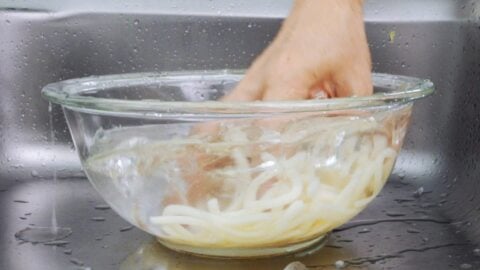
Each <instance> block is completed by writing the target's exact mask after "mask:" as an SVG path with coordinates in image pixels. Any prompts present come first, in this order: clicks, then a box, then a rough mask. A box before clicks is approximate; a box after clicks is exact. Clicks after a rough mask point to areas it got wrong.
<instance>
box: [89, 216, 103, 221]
mask: <svg viewBox="0 0 480 270" xmlns="http://www.w3.org/2000/svg"><path fill="white" fill-rule="evenodd" d="M91 220H92V221H98V222H101V221H105V218H104V217H92V218H91Z"/></svg>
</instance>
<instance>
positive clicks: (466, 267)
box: [460, 263, 473, 269]
mask: <svg viewBox="0 0 480 270" xmlns="http://www.w3.org/2000/svg"><path fill="white" fill-rule="evenodd" d="M472 267H473V266H472V265H471V264H469V263H463V264H462V265H460V268H461V269H472Z"/></svg>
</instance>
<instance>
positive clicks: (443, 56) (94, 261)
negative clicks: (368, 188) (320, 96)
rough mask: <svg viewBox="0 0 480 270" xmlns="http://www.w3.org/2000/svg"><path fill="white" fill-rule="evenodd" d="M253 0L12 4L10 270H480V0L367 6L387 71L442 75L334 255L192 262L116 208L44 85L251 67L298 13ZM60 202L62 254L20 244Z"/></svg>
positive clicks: (3, 106) (2, 232) (1, 49)
mask: <svg viewBox="0 0 480 270" xmlns="http://www.w3.org/2000/svg"><path fill="white" fill-rule="evenodd" d="M252 1H253V0H252ZM252 1H250V0H249V1H242V4H238V1H233V0H229V1H227V0H224V1H207V2H208V4H206V5H200V6H201V7H199V4H198V3H199V2H198V0H197V1H195V3H194V4H192V3H193V1H188V0H182V1H176V2H175V4H172V3H173V2H174V1H167V2H168V4H166V2H165V1H159V3H157V4H156V5H155V6H149V5H153V3H151V2H149V5H147V4H146V3H145V6H149V7H151V8H148V10H147V9H146V8H145V6H142V2H141V1H136V2H135V3H133V1H132V2H131V3H130V1H121V3H122V4H119V3H120V2H118V1H117V2H115V1H103V2H102V4H98V3H97V2H98V1H90V0H86V1H82V5H75V4H66V3H65V1H29V2H28V3H27V2H25V1H0V33H1V35H0V63H1V65H0V93H1V96H0V214H1V218H0V269H8V270H24V269H53V270H55V269H101V270H108V269H283V268H284V267H285V266H286V265H287V264H289V263H291V262H293V261H301V262H302V263H304V264H305V265H307V266H308V267H309V269H335V265H336V266H337V267H338V266H345V267H347V268H352V269H358V268H360V269H479V268H480V245H479V244H480V222H479V221H480V207H479V205H480V196H478V195H477V194H480V184H479V183H480V181H479V176H480V166H479V160H480V109H479V106H480V87H479V85H480V65H479V63H480V49H479V48H480V45H479V44H480V2H479V1H469V0H465V1H454V0H435V1H432V0H428V1H427V0H425V1H393V0H382V1H378V0H371V1H368V2H367V5H366V14H367V15H366V17H367V32H368V36H369V41H370V44H371V48H372V54H373V60H374V68H375V71H376V72H385V73H393V74H404V75H411V76H417V77H424V78H429V79H431V80H432V81H433V82H434V83H435V84H436V85H437V93H436V94H435V96H434V97H432V98H430V99H427V100H424V101H422V102H420V103H419V104H418V106H417V107H416V109H415V112H414V115H413V121H412V124H411V128H410V131H409V134H408V136H407V140H406V143H405V147H404V150H403V152H402V153H401V155H400V157H399V160H398V162H397V166H396V170H395V173H394V175H393V176H392V177H391V179H390V182H389V183H388V184H387V186H386V188H385V189H384V191H383V192H382V194H381V197H380V198H378V199H377V200H375V202H374V203H372V205H371V206H369V208H368V209H367V210H366V211H365V212H364V213H362V214H361V215H360V216H359V217H358V218H357V219H356V220H355V221H353V222H352V223H350V224H347V225H345V226H344V227H343V228H340V229H338V230H337V231H336V232H334V233H333V234H332V236H331V238H330V240H329V241H330V242H329V243H328V244H327V247H326V248H324V249H323V250H321V251H320V252H317V253H314V254H312V255H308V256H304V257H301V258H299V257H295V256H290V257H284V258H276V259H269V260H257V261H214V260H207V259H199V258H193V257H189V256H186V255H179V254H176V253H173V252H170V251H168V250H166V249H164V248H162V247H161V246H159V245H157V244H156V243H155V242H154V240H153V239H152V237H150V236H149V235H147V234H145V233H143V232H141V231H140V230H138V229H136V228H132V227H131V226H130V225H129V224H128V223H127V222H125V221H123V220H122V219H121V218H120V217H118V216H117V215H116V214H115V213H114V212H113V211H112V210H110V209H109V208H108V207H106V206H105V205H104V202H103V201H102V199H101V198H100V197H99V195H98V194H97V193H96V192H95V190H94V189H93V187H92V186H91V185H90V184H89V183H88V181H86V179H85V178H84V176H83V173H82V172H81V169H80V166H79V162H78V158H77V157H76V155H75V152H74V150H73V146H72V143H71V140H70V136H69V133H68V130H67V127H66V125H65V121H64V118H63V115H62V112H61V110H60V108H58V107H53V112H52V114H53V119H52V120H53V121H52V125H50V124H49V114H48V104H47V103H46V102H45V101H44V100H42V99H41V98H40V90H41V88H42V86H44V85H46V84H47V83H50V82H54V81H59V80H63V79H68V78H74V77H82V76H88V75H101V74H114V73H125V72H142V71H163V70H184V69H191V70H192V69H224V68H245V67H247V66H248V65H249V63H250V62H251V60H252V59H253V58H254V56H255V55H257V54H258V53H259V52H260V51H261V50H262V49H263V48H264V47H265V46H266V45H267V44H268V43H269V41H270V40H271V39H272V38H273V37H274V35H275V33H276V31H277V29H278V27H279V25H280V22H281V17H282V16H284V15H285V14H286V13H287V11H288V6H289V4H290V1H287V0H285V1H264V2H262V3H261V4H258V3H257V1H253V2H252ZM95 3H97V4H95ZM51 128H53V129H54V131H55V134H54V135H55V138H56V143H55V145H52V144H51V143H50V139H49V138H50V129H51ZM54 169H56V171H57V176H58V184H57V185H56V187H55V186H54V184H53V181H52V179H53V171H54ZM54 191H55V192H54ZM53 198H55V200H54V199H53ZM54 202H55V203H54ZM54 207H55V210H56V216H57V222H58V225H59V226H62V227H67V228H71V230H72V234H71V235H70V236H68V237H67V238H65V239H59V240H54V241H53V242H50V243H49V244H48V245H45V244H41V243H38V244H35V245H34V244H32V243H28V242H25V241H22V240H20V239H17V238H16V237H15V234H16V233H17V232H19V231H21V230H22V229H25V228H27V227H29V226H38V227H48V226H51V223H52V209H53V208H54ZM55 241H58V242H55ZM226 265H228V267H226Z"/></svg>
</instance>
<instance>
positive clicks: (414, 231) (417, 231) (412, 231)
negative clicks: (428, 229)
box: [407, 228, 420, 234]
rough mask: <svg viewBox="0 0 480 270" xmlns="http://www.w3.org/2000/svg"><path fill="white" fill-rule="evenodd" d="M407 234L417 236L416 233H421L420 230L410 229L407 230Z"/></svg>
mask: <svg viewBox="0 0 480 270" xmlns="http://www.w3.org/2000/svg"><path fill="white" fill-rule="evenodd" d="M407 232H408V233H415V234H416V233H420V231H419V230H417V229H411V228H410V229H407Z"/></svg>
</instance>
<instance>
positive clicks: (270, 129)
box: [42, 71, 433, 257]
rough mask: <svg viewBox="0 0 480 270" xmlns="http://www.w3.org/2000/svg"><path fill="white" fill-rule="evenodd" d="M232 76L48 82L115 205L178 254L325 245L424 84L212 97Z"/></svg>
mask: <svg viewBox="0 0 480 270" xmlns="http://www.w3.org/2000/svg"><path fill="white" fill-rule="evenodd" d="M242 77H243V72H242V71H211V72H176V73H161V74H152V73H148V74H145V73H143V74H126V75H111V76H100V77H88V78H83V79H74V80H68V81H63V82H59V83H54V84H50V85H47V86H46V87H45V88H44V89H43V90H42V94H43V96H44V97H46V98H47V99H48V100H49V101H51V102H54V103H57V104H60V105H62V106H63V108H64V112H65V115H66V118H67V122H68V125H69V128H70V131H71V134H72V137H73V141H74V143H75V146H76V149H77V151H78V154H79V155H80V159H81V162H82V165H83V168H84V170H85V172H86V174H87V176H88V178H89V179H90V182H91V183H92V184H93V185H94V186H95V188H96V189H97V191H98V192H99V193H100V194H101V195H102V196H103V198H104V199H105V200H106V201H107V203H109V204H110V205H111V207H112V208H113V209H114V210H115V211H116V212H117V213H118V214H120V215H121V216H122V217H123V218H125V219H126V220H128V221H129V222H130V223H132V224H133V225H135V226H137V227H138V228H141V229H143V230H144V231H146V232H148V233H150V234H152V235H154V236H155V237H157V239H158V241H160V242H161V243H162V244H164V245H165V246H167V247H169V248H171V249H174V250H177V251H182V252H188V253H193V254H197V255H203V256H217V257H261V256H274V255H280V254H285V253H290V252H295V251H299V250H302V249H305V248H307V247H309V246H311V245H313V244H319V243H321V242H322V241H324V240H325V236H326V235H327V234H328V233H329V232H330V231H332V230H333V229H334V228H336V227H338V226H341V225H342V224H344V223H346V222H348V221H349V220H350V219H352V218H353V217H355V216H356V215H357V214H358V213H359V212H361V211H362V210H363V209H364V208H365V207H366V206H367V205H368V204H369V203H370V202H371V201H372V200H373V199H374V198H375V197H376V196H377V195H378V193H379V192H380V190H381V189H382V187H383V186H384V184H385V182H386V180H387V178H388V177H389V175H390V173H391V170H392V168H393V166H394V163H395V159H396V157H397V154H398V152H399V151H400V148H401V146H402V142H403V139H404V136H405V133H406V130H407V126H408V122H409V119H410V115H411V111H412V106H413V103H414V101H415V100H417V99H420V98H423V97H425V96H427V95H430V94H431V93H432V92H433V84H432V83H431V82H430V81H428V80H421V79H416V78H409V77H402V76H393V75H386V74H374V75H373V82H374V85H375V94H374V95H373V96H369V97H352V98H340V99H321V100H320V99H319V100H308V101H286V102H246V103H243V102H242V103H227V102H220V101H218V100H219V99H220V98H221V97H222V96H224V95H225V94H227V93H228V92H229V91H230V90H231V89H232V88H233V87H234V86H235V85H236V84H237V83H238V82H239V81H240V80H241V78H242Z"/></svg>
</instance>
